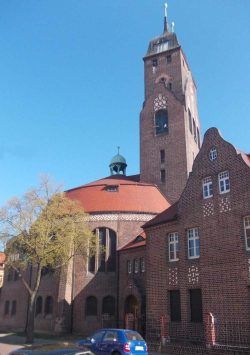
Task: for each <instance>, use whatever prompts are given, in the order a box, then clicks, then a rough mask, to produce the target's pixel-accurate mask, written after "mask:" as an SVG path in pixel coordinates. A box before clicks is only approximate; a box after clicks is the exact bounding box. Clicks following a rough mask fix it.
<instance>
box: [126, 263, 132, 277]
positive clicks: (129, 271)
mask: <svg viewBox="0 0 250 355" xmlns="http://www.w3.org/2000/svg"><path fill="white" fill-rule="evenodd" d="M127 271H128V274H132V261H131V260H128V261H127Z"/></svg>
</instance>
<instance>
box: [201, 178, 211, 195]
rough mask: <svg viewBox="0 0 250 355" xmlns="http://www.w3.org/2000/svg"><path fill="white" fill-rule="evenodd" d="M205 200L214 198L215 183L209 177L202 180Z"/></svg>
mask: <svg viewBox="0 0 250 355" xmlns="http://www.w3.org/2000/svg"><path fill="white" fill-rule="evenodd" d="M202 191H203V198H205V199H206V198H209V197H212V196H213V182H212V178H211V176H207V177H205V178H204V179H203V180H202Z"/></svg>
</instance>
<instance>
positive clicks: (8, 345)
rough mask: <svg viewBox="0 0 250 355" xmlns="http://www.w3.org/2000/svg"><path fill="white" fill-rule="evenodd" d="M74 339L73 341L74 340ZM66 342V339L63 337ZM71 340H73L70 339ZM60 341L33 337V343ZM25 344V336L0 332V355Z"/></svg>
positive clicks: (6, 354) (58, 341) (4, 354)
mask: <svg viewBox="0 0 250 355" xmlns="http://www.w3.org/2000/svg"><path fill="white" fill-rule="evenodd" d="M75 341H76V340H75ZM75 341H74V342H75ZM65 342H67V339H65ZM72 342H73V341H72ZM51 343H52V344H53V343H58V344H60V343H62V341H60V340H53V339H41V338H35V339H34V344H51ZM24 344H25V337H23V336H18V335H12V334H11V333H10V334H1V333H0V355H8V354H9V353H10V352H11V351H14V350H17V349H20V348H22V347H23V345H24Z"/></svg>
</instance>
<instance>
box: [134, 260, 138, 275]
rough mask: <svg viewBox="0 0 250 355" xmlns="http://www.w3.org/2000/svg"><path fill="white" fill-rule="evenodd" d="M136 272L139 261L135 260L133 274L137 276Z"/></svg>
mask: <svg viewBox="0 0 250 355" xmlns="http://www.w3.org/2000/svg"><path fill="white" fill-rule="evenodd" d="M138 272H139V260H138V259H135V260H134V273H135V274H138Z"/></svg>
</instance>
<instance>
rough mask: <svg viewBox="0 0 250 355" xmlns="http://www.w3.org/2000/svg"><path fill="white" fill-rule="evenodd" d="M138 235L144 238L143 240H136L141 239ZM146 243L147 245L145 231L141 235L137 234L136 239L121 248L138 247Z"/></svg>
mask: <svg viewBox="0 0 250 355" xmlns="http://www.w3.org/2000/svg"><path fill="white" fill-rule="evenodd" d="M138 237H140V239H143V240H140V241H138V242H137V241H136V240H137V239H139V238H138ZM144 245H146V234H145V232H141V234H140V235H138V236H136V237H135V238H134V239H132V240H131V241H130V242H129V243H128V244H126V245H125V246H124V247H122V248H121V249H120V250H127V249H133V248H138V247H142V246H144ZM120 250H119V251H120Z"/></svg>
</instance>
